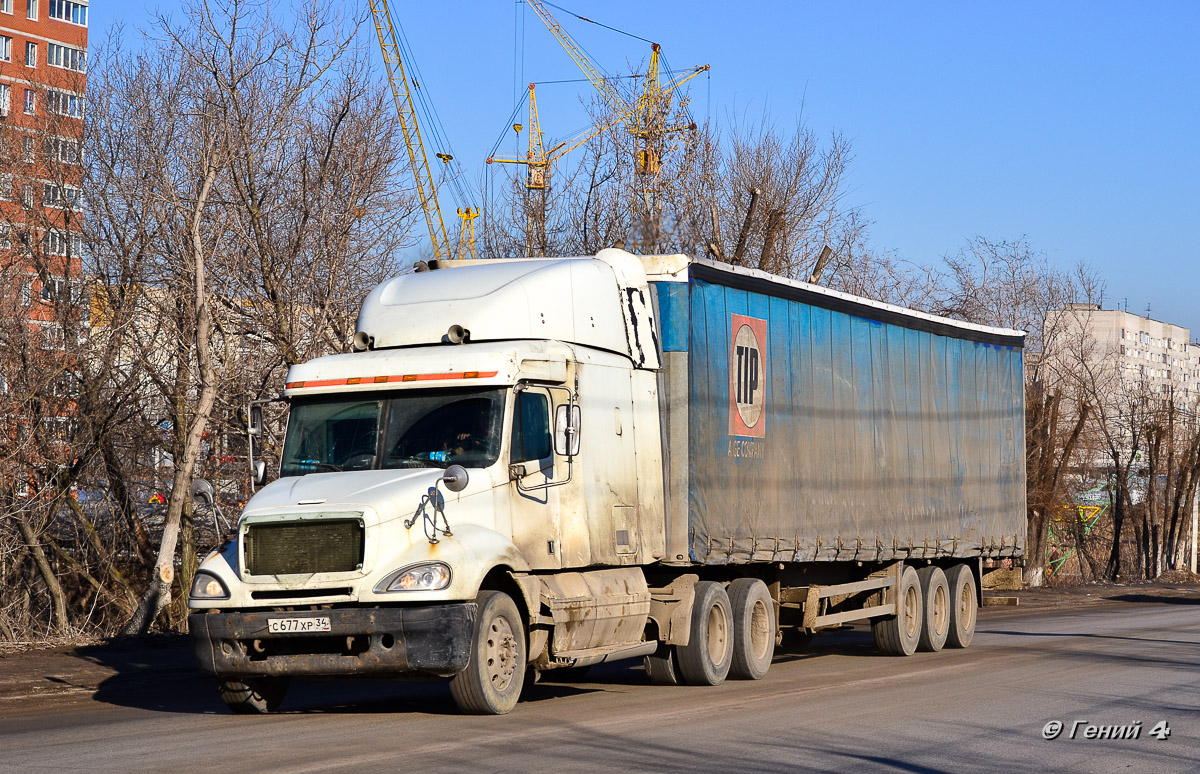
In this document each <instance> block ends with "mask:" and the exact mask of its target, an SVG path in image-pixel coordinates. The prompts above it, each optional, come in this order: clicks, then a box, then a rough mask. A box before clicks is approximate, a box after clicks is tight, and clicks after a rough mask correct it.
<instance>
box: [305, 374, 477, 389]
mask: <svg viewBox="0 0 1200 774" xmlns="http://www.w3.org/2000/svg"><path fill="white" fill-rule="evenodd" d="M498 373H500V372H499V371H458V372H455V373H448V374H400V375H397V376H374V377H372V376H354V377H350V378H348V379H316V380H313V381H310V382H288V383H287V384H285V385H284V386H283V388H284V389H285V390H298V389H301V388H304V387H348V386H351V385H356V384H387V383H388V382H446V381H451V380H454V379H490V378H492V377H493V376H495V375H496V374H498Z"/></svg>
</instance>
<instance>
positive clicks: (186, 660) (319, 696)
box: [73, 627, 878, 715]
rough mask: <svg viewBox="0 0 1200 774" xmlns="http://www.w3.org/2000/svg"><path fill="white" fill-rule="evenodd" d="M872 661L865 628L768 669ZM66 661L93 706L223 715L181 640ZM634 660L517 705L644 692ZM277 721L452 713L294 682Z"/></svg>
mask: <svg viewBox="0 0 1200 774" xmlns="http://www.w3.org/2000/svg"><path fill="white" fill-rule="evenodd" d="M835 654H836V655H842V656H871V657H874V656H877V655H878V654H877V653H876V651H875V648H874V644H873V641H872V638H871V632H870V630H869V628H866V627H855V628H846V629H841V630H835V631H831V632H822V633H821V634H819V635H818V636H817V637H816V638H814V639H813V641H812V642H811V643H810V644H808V645H807V646H806V647H796V646H789V645H786V644H785V645H784V646H782V647H781V648H780V649H778V650H777V651H776V657H775V663H777V664H781V663H789V662H794V661H803V660H808V659H812V658H819V657H822V656H827V655H835ZM73 655H74V656H75V657H76V658H78V659H80V660H83V661H87V662H90V663H92V664H95V665H98V666H101V667H104V668H105V669H106V670H109V671H111V673H112V674H110V675H109V676H108V677H106V678H104V679H103V680H102V681H100V682H99V684H98V685H97V686H96V688H95V691H94V693H93V697H92V698H93V699H94V700H95V701H97V702H101V703H104V704H111V705H115V706H123V707H134V708H137V709H145V710H151V711H155V712H173V713H184V714H220V715H224V714H229V710H228V709H226V708H225V706H224V705H223V704H222V703H221V701H220V699H218V698H217V688H216V679H215V678H213V677H211V676H210V675H207V674H204V673H202V672H201V671H200V670H199V669H197V668H196V665H195V662H194V661H193V657H192V652H191V648H190V645H189V642H188V640H187V638H186V637H177V636H167V635H159V636H151V637H136V638H126V639H118V640H113V641H110V642H106V643H103V644H98V645H87V646H83V647H80V648H77V649H76V650H75V651H74V653H73ZM649 682H650V681H649V678H648V677H647V676H646V672H645V670H644V669H643V667H642V661H641V659H632V660H628V661H620V662H616V663H612V664H599V665H597V666H595V667H592V669H591V670H589V671H588V672H587V674H586V675H584V676H582V677H580V678H579V679H577V680H574V681H562V682H560V681H558V680H556V679H555V678H554V676H553V675H551V674H547V675H544V676H543V679H542V680H541V681H540V682H538V683H536V684H532V685H527V686H526V688H525V691H524V693H523V694H522V697H521V701H522V703H531V702H539V701H546V700H551V699H562V698H567V697H571V696H580V695H586V694H593V693H606V692H611V691H620V690H622V689H623V688H624V687H625V686H643V685H648V684H649ZM280 712H282V713H301V714H307V713H312V714H320V713H334V714H375V713H380V714H382V713H421V714H434V715H454V714H458V710H457V708H456V707H455V705H454V701H453V699H452V698H451V696H450V691H449V687H448V683H447V681H445V680H436V681H406V680H387V679H357V680H356V679H336V680H317V679H304V680H301V679H297V680H293V681H292V685H291V687H290V689H289V691H288V695H287V698H286V699H285V700H284V702H283V706H282V707H281V709H280Z"/></svg>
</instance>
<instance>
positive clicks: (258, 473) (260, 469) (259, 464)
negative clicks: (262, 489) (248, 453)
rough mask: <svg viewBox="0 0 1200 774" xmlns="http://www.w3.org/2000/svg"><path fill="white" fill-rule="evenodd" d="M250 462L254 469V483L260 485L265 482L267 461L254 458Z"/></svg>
mask: <svg viewBox="0 0 1200 774" xmlns="http://www.w3.org/2000/svg"><path fill="white" fill-rule="evenodd" d="M250 464H251V465H252V466H253V471H254V485H255V486H262V485H263V484H265V483H266V482H267V463H265V462H263V461H262V460H254V461H253V462H252V463H250Z"/></svg>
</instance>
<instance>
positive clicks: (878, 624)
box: [871, 566, 925, 656]
mask: <svg viewBox="0 0 1200 774" xmlns="http://www.w3.org/2000/svg"><path fill="white" fill-rule="evenodd" d="M893 598H894V599H895V600H896V614H895V615H889V616H884V617H883V618H876V619H874V620H872V621H871V634H873V635H874V636H875V647H876V648H878V649H879V652H880V653H882V654H883V655H885V656H911V655H912V654H913V653H915V652H916V650H917V643H918V642H919V641H920V639H921V626H922V619H923V617H924V616H922V611H923V609H924V607H925V605H924V604H923V602H924V600H922V598H921V582H920V580H919V579H918V578H917V571H916V570H914V569H913V568H912V567H907V566H906V567H905V568H904V571H903V572H902V573H900V583H899V584H898V585H897V586H896V588H895V589H894V597H893Z"/></svg>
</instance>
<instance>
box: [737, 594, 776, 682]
mask: <svg viewBox="0 0 1200 774" xmlns="http://www.w3.org/2000/svg"><path fill="white" fill-rule="evenodd" d="M728 592H729V605H730V607H732V608H733V663H732V664H731V665H730V667H729V676H730V677H733V678H735V679H738V680H761V679H762V678H763V677H764V676H765V675H766V674H767V670H768V669H770V668H771V659H772V658H773V657H774V656H775V628H776V627H775V600H773V599H771V592H770V591H767V584H765V583H763V582H762V581H760V580H759V579H758V578H738V579H737V580H735V581H733V582H732V583H730V584H729V588H728Z"/></svg>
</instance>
